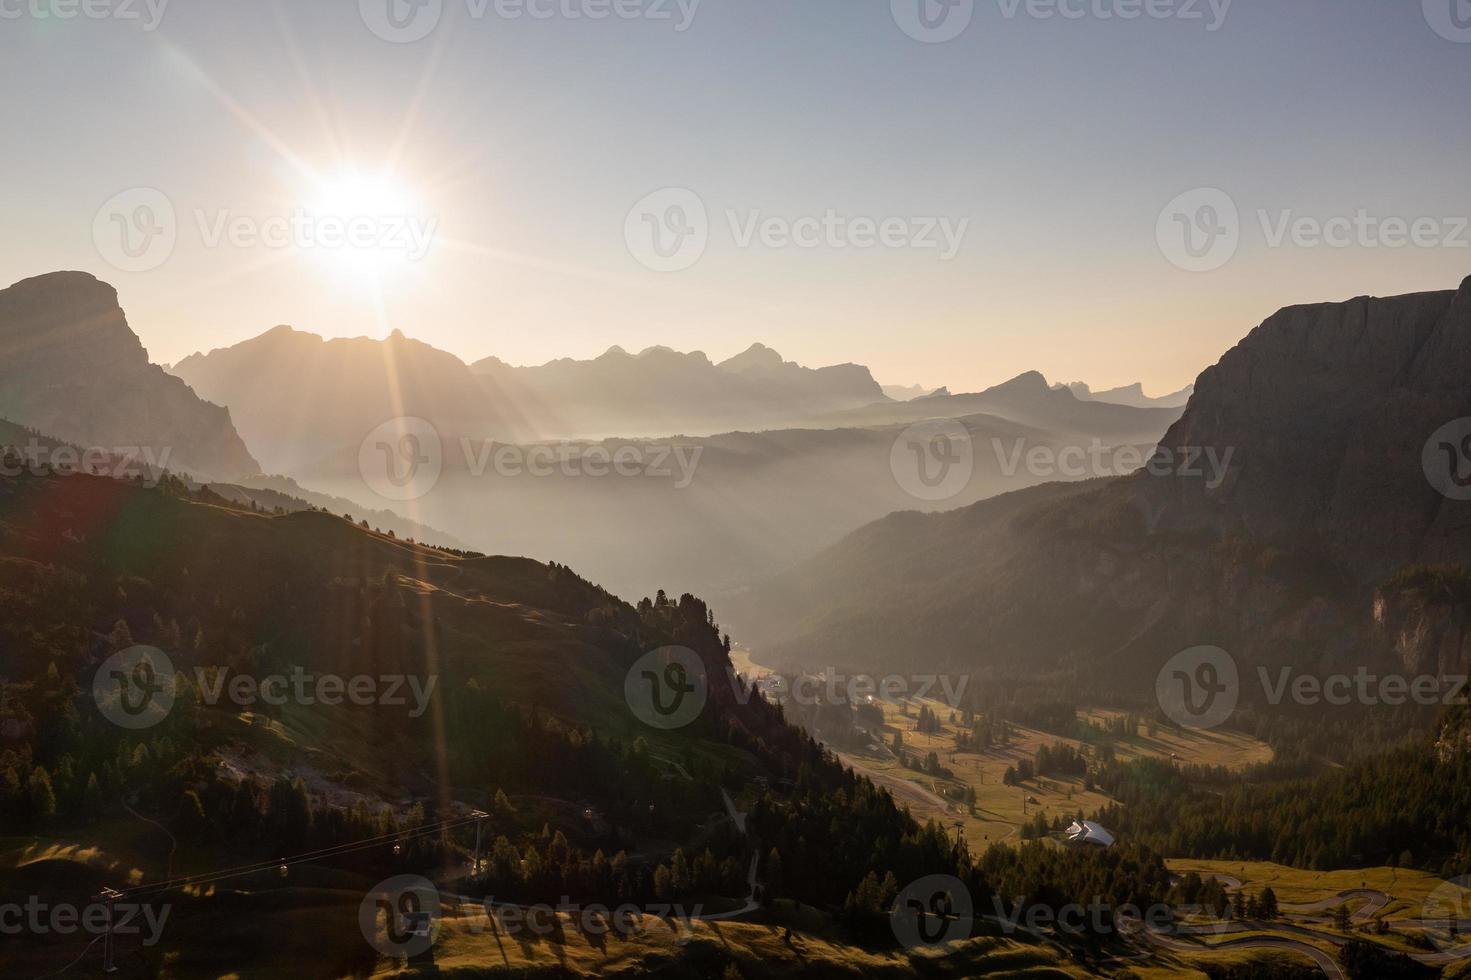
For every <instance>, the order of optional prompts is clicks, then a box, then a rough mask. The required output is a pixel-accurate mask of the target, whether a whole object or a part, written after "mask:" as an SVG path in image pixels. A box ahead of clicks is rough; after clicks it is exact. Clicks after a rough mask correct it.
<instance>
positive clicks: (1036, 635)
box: [734, 280, 1471, 694]
mask: <svg viewBox="0 0 1471 980" xmlns="http://www.w3.org/2000/svg"><path fill="white" fill-rule="evenodd" d="M1468 372H1471V280H1468V281H1467V282H1466V283H1465V284H1463V285H1462V286H1461V288H1460V290H1459V291H1445V292H1435V293H1425V294H1417V295H1410V296H1401V297H1394V298H1390V299H1370V298H1359V299H1354V300H1350V301H1348V302H1344V303H1330V304H1320V305H1314V306H1301V307H1292V308H1289V309H1286V310H1283V311H1281V312H1280V313H1278V314H1276V315H1275V316H1273V317H1271V318H1270V319H1268V320H1267V321H1266V322H1265V323H1263V324H1262V325H1261V326H1260V327H1258V328H1257V329H1256V330H1254V331H1253V332H1252V333H1251V334H1250V335H1249V336H1248V337H1247V338H1246V339H1244V340H1243V341H1242V342H1241V343H1240V344H1239V345H1238V346H1237V347H1236V348H1234V349H1233V350H1231V351H1230V352H1228V353H1227V354H1226V355H1225V356H1223V357H1222V358H1221V360H1220V362H1219V363H1218V364H1217V365H1215V366H1213V367H1211V368H1209V369H1208V370H1206V371H1205V372H1204V373H1203V374H1202V375H1201V377H1200V379H1199V381H1198V383H1197V386H1196V393H1195V395H1194V397H1193V398H1192V399H1191V402H1190V405H1189V407H1188V408H1187V409H1186V411H1185V413H1184V415H1183V417H1182V418H1181V419H1180V420H1179V421H1178V422H1177V423H1176V424H1175V425H1174V426H1173V427H1172V428H1171V429H1170V431H1169V433H1168V434H1167V435H1166V436H1165V438H1164V439H1163V440H1162V441H1161V447H1162V448H1163V449H1165V450H1171V449H1174V450H1178V449H1179V448H1180V447H1196V448H1198V449H1200V450H1209V451H1211V452H1214V453H1215V454H1216V457H1217V459H1224V458H1225V457H1226V454H1227V453H1228V452H1229V453H1231V454H1232V455H1231V457H1230V463H1229V465H1228V466H1227V467H1226V469H1225V473H1224V478H1223V479H1222V480H1220V481H1219V485H1217V486H1214V487H1212V486H1211V483H1212V482H1214V481H1210V480H1208V479H1206V478H1205V477H1204V476H1203V475H1196V474H1194V473H1191V472H1186V469H1188V467H1182V466H1180V465H1175V466H1174V467H1173V468H1169V467H1165V466H1164V465H1163V463H1164V461H1165V457H1163V456H1161V457H1159V462H1160V465H1159V467H1158V472H1151V471H1148V470H1146V471H1141V472H1139V473H1137V474H1135V475H1133V476H1130V477H1126V478H1123V479H1117V480H1102V481H1093V482H1090V483H1084V484H1076V485H1071V486H1062V485H1054V486H1045V487H1039V488H1034V489H1031V490H1024V491H1020V492H1018V493H1015V494H1011V495H1008V496H1005V497H1001V498H998V499H996V500H991V501H985V502H982V503H979V504H976V505H974V506H972V507H969V508H965V509H962V510H959V511H953V512H949V513H944V514H935V515H920V514H895V515H892V516H890V517H887V518H885V519H884V520H882V521H879V522H877V523H875V524H872V525H869V526H868V527H865V528H863V529H861V530H859V531H858V532H856V533H854V534H853V535H851V536H849V537H848V538H847V539H845V540H844V541H843V542H842V543H841V544H839V545H838V546H837V547H835V548H833V549H831V550H830V551H828V552H827V553H825V554H823V555H820V556H818V557H817V558H815V559H813V560H812V561H810V562H807V563H805V564H804V565H802V566H800V567H799V568H797V569H794V570H793V571H792V572H790V573H789V574H787V575H785V576H781V577H779V578H778V579H776V580H774V581H773V582H772V583H770V584H769V585H767V586H766V587H764V588H762V589H761V590H759V591H758V593H757V595H756V596H755V597H754V599H753V601H752V603H751V604H750V605H749V606H747V607H746V608H745V609H742V610H740V611H739V613H738V615H737V616H735V617H734V618H735V625H737V626H738V627H741V628H742V630H743V632H742V634H741V636H742V638H743V639H746V638H747V637H752V638H753V639H754V640H755V641H756V642H760V643H762V644H765V645H767V646H768V647H769V648H770V649H772V650H773V651H779V652H781V653H782V654H783V655H785V656H786V657H788V658H790V659H794V660H800V661H806V662H828V659H827V658H839V657H841V658H846V659H844V660H837V661H835V662H857V663H880V664H888V665H893V664H896V663H923V664H924V665H926V666H927V667H929V668H932V669H933V668H935V667H937V666H941V665H944V664H950V665H964V666H972V667H973V666H975V665H977V664H984V663H1012V664H1018V663H1027V664H1031V665H1034V667H1035V666H1039V665H1043V664H1049V663H1059V662H1071V663H1074V664H1079V665H1092V666H1091V667H1087V668H1086V669H1088V671H1089V676H1090V677H1093V678H1095V680H1094V683H1096V684H1098V685H1108V686H1118V687H1128V688H1129V689H1130V690H1131V692H1132V693H1134V694H1138V693H1139V685H1140V684H1144V683H1146V682H1148V683H1152V678H1153V675H1154V672H1155V671H1157V670H1158V668H1159V666H1160V664H1162V663H1163V661H1164V660H1166V659H1167V658H1168V657H1169V656H1171V655H1172V654H1174V653H1175V652H1178V651H1179V650H1182V649H1185V648H1188V647H1191V646H1195V645H1200V644H1214V645H1219V646H1223V647H1226V648H1228V649H1229V650H1230V651H1231V652H1232V653H1233V654H1235V655H1236V656H1237V657H1238V659H1240V660H1243V661H1245V662H1246V663H1248V664H1250V663H1260V664H1280V663H1294V664H1297V665H1298V666H1300V667H1303V668H1304V669H1307V668H1310V667H1332V666H1334V665H1339V666H1342V665H1345V664H1353V663H1367V664H1370V665H1375V664H1377V665H1380V666H1384V665H1398V666H1400V667H1402V668H1406V669H1415V670H1419V669H1427V670H1437V669H1457V668H1459V669H1464V667H1465V664H1466V659H1467V656H1468V653H1471V644H1468V643H1467V639H1466V636H1465V634H1464V631H1463V630H1461V629H1460V628H1459V626H1458V625H1457V622H1458V621H1457V619H1456V617H1455V616H1454V615H1453V614H1452V613H1450V612H1448V611H1447V610H1448V608H1449V607H1448V606H1447V605H1446V600H1444V599H1442V598H1438V597H1437V596H1438V593H1437V591H1436V590H1435V589H1429V590H1427V589H1426V588H1424V587H1422V586H1420V585H1417V584H1416V583H1417V582H1420V581H1421V580H1422V579H1423V578H1424V576H1423V575H1420V576H1417V575H1415V574H1410V575H1408V577H1406V576H1405V575H1401V574H1399V573H1401V572H1402V570H1404V569H1406V568H1414V567H1415V566H1418V565H1421V564H1423V563H1453V564H1467V563H1471V503H1468V502H1466V501H1464V500H1453V499H1449V498H1448V497H1446V496H1443V495H1441V494H1440V493H1438V492H1437V491H1436V490H1435V489H1434V488H1433V487H1432V486H1431V485H1430V483H1429V482H1428V481H1427V479H1426V474H1425V471H1424V469H1423V467H1422V460H1421V457H1422V450H1423V449H1424V447H1425V446H1426V441H1427V439H1429V438H1430V437H1431V435H1432V433H1435V432H1436V431H1437V429H1439V428H1440V427H1441V426H1443V425H1445V424H1446V423H1448V422H1451V421H1452V420H1455V419H1457V418H1460V417H1463V416H1466V415H1468V414H1471V390H1468V389H1467V388H1466V386H1465V384H1464V378H1465V377H1466V375H1467V373H1468ZM1437 458H1438V457H1437ZM1183 459H1184V457H1182V456H1180V454H1179V453H1178V452H1177V453H1176V455H1175V460H1176V463H1177V464H1178V463H1180V462H1181V461H1182V460H1183ZM1201 469H1202V470H1206V467H1201ZM1100 664H1106V665H1107V667H1106V668H1105V669H1098V665H1100Z"/></svg>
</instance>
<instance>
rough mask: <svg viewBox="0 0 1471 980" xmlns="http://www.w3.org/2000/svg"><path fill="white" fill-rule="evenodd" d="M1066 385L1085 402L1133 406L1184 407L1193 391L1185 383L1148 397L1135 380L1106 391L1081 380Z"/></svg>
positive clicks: (1192, 388)
mask: <svg viewBox="0 0 1471 980" xmlns="http://www.w3.org/2000/svg"><path fill="white" fill-rule="evenodd" d="M1054 387H1062V386H1060V385H1058V386H1054ZM1066 387H1067V389H1068V390H1069V391H1071V392H1072V393H1073V394H1074V395H1077V396H1078V397H1079V398H1081V399H1082V400H1083V401H1085V402H1088V401H1092V402H1108V403H1109V404H1110V405H1132V406H1134V407H1135V408H1184V407H1185V403H1186V402H1188V401H1190V396H1191V395H1192V394H1194V393H1195V386H1194V385H1186V386H1185V387H1184V388H1181V389H1180V390H1179V391H1176V392H1172V393H1171V394H1168V395H1161V396H1160V397H1158V398H1150V397H1149V396H1148V395H1146V394H1145V393H1144V385H1142V384H1139V383H1137V382H1136V383H1134V384H1131V385H1126V386H1124V387H1122V388H1110V389H1108V390H1107V391H1093V390H1092V389H1091V388H1089V387H1088V385H1086V384H1085V383H1083V382H1082V381H1074V382H1073V383H1072V384H1070V385H1067V386H1066Z"/></svg>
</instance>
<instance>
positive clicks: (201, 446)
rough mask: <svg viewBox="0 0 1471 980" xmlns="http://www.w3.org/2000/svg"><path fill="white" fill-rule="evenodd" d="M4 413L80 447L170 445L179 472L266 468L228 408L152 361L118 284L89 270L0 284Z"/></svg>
mask: <svg viewBox="0 0 1471 980" xmlns="http://www.w3.org/2000/svg"><path fill="white" fill-rule="evenodd" d="M0 416H3V417H5V418H9V419H11V420H12V421H14V422H17V423H20V424H23V425H27V426H30V427H32V428H35V429H38V430H41V431H44V432H46V433H48V434H50V435H52V436H55V437H56V438H58V439H63V440H66V441H67V442H71V443H76V444H79V445H83V446H89V447H90V446H97V447H102V448H107V449H121V448H124V447H129V446H148V447H152V448H153V449H155V450H156V451H158V452H159V453H162V451H163V450H168V453H169V465H170V468H172V469H174V470H176V471H187V472H190V473H194V474H197V475H200V476H205V477H216V478H226V479H233V478H237V477H242V476H250V475H253V474H255V473H258V472H259V471H260V464H259V463H257V462H256V460H255V459H254V458H253V457H252V456H251V454H250V451H249V450H248V449H246V445H245V443H244V441H242V439H241V438H240V435H239V433H238V432H236V430H235V427H234V425H233V424H232V423H231V419H230V412H229V411H228V410H227V409H225V408H221V407H220V406H219V405H217V404H211V403H210V402H207V401H205V400H203V399H202V398H200V397H199V396H197V395H196V394H195V393H194V392H193V391H192V390H190V388H189V387H188V385H186V384H185V383H184V382H183V381H181V380H179V379H178V378H176V377H174V376H172V375H170V374H168V373H167V372H165V371H164V370H163V368H161V367H159V366H158V365H156V364H152V363H150V362H149V360H148V352H147V351H146V350H144V349H143V345H142V344H141V343H140V342H139V340H138V337H137V335H136V334H134V333H133V331H132V329H131V328H130V327H129V326H128V321H127V317H126V316H125V315H124V313H123V310H122V307H121V306H119V305H118V295H117V291H116V290H115V289H113V288H112V287H111V286H109V285H107V284H106V283H103V282H100V281H98V280H97V279H96V278H94V277H92V276H90V275H87V274H86V273H82V272H57V273H52V274H50V275H45V276H38V277H36V278H33V279H26V280H23V281H21V282H18V283H16V284H14V285H13V286H11V287H9V288H8V289H4V290H0Z"/></svg>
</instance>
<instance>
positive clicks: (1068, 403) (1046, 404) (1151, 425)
mask: <svg viewBox="0 0 1471 980" xmlns="http://www.w3.org/2000/svg"><path fill="white" fill-rule="evenodd" d="M1180 411H1181V410H1180V409H1177V408H1138V407H1134V406H1130V405H1110V404H1106V403H1104V402H1097V401H1083V400H1080V399H1079V398H1078V397H1077V396H1076V395H1074V394H1073V393H1072V392H1071V391H1069V390H1067V389H1057V388H1052V387H1050V386H1049V385H1048V384H1047V379H1046V378H1044V377H1043V376H1042V375H1041V374H1039V373H1038V372H1036V371H1028V372H1027V373H1025V374H1022V375H1019V376H1017V377H1015V378H1012V379H1011V380H1010V381H1007V382H1005V383H1003V384H999V385H996V386H995V387H994V388H987V389H986V390H985V391H982V392H977V393H972V394H962V395H952V394H951V393H950V392H949V390H948V389H946V388H941V389H940V390H939V391H936V392H934V393H932V394H929V395H925V396H923V397H921V398H914V399H911V400H910V401H907V402H889V403H885V404H879V405H869V406H866V407H864V408H859V409H853V410H850V411H846V412H834V413H832V414H829V415H825V416H821V417H820V418H818V419H817V420H815V423H814V424H819V425H824V426H839V425H892V424H894V423H898V422H917V421H920V420H922V419H932V418H964V417H966V416H970V415H978V414H986V415H994V416H999V417H1000V418H1004V419H1010V420H1011V421H1013V422H1017V423H1020V424H1022V425H1026V426H1031V427H1032V428H1034V429H1040V430H1043V431H1045V432H1050V433H1052V434H1053V435H1054V436H1057V437H1059V438H1063V439H1068V440H1073V441H1077V442H1080V443H1081V444H1084V445H1086V444H1087V442H1088V441H1089V440H1091V439H1101V440H1102V441H1103V442H1105V443H1107V444H1110V445H1126V444H1134V443H1144V442H1148V443H1153V442H1154V440H1156V439H1158V438H1159V435H1160V433H1162V432H1164V431H1165V429H1167V428H1169V426H1170V423H1172V422H1174V421H1175V420H1176V419H1177V418H1179V417H1180Z"/></svg>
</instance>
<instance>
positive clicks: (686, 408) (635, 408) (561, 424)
mask: <svg viewBox="0 0 1471 980" xmlns="http://www.w3.org/2000/svg"><path fill="white" fill-rule="evenodd" d="M472 369H473V370H474V371H475V373H476V374H478V375H480V376H481V377H483V378H486V379H487V380H488V381H490V382H491V383H493V384H494V385H495V386H496V387H497V390H498V391H499V392H501V393H503V394H504V395H505V397H506V398H507V399H508V400H509V401H510V402H511V403H512V404H516V405H518V406H524V408H525V412H526V415H527V417H528V419H531V420H534V421H535V423H536V428H537V429H538V431H539V432H540V434H541V435H542V436H544V437H550V438H589V437H591V438H602V437H605V436H610V435H624V436H648V435H668V434H673V433H684V434H689V435H704V434H708V433H712V432H720V431H727V430H730V429H735V428H741V429H755V428H777V427H782V426H792V425H799V424H805V422H806V421H807V420H808V419H810V418H812V417H813V416H816V415H821V414H824V413H829V412H833V411H837V410H841V409H847V408H854V407H857V406H861V405H868V404H870V403H873V402H882V401H885V400H886V399H885V396H884V393H883V389H881V388H880V387H879V385H878V383H877V382H875V381H874V380H873V376H872V375H870V374H869V372H868V369H867V368H864V367H860V366H858V365H855V364H842V365H837V366H834V367H825V368H816V369H814V368H806V367H802V366H801V365H799V364H796V363H793V362H791V361H784V360H782V357H781V355H780V354H778V353H777V352H776V351H774V350H772V349H770V348H769V347H765V346H763V345H761V344H755V345H752V346H751V347H750V348H749V349H748V350H746V351H745V352H744V353H741V354H738V355H736V356H735V357H732V358H730V359H729V360H726V361H722V362H720V363H719V364H713V363H711V361H710V359H709V358H708V357H706V356H705V354H703V353H701V352H700V351H693V352H691V353H688V354H682V353H680V352H678V351H673V350H670V349H669V348H667V347H651V348H649V349H647V350H645V351H643V352H642V353H639V354H637V355H633V354H629V353H627V352H626V351H624V350H623V349H622V348H620V347H614V348H612V349H610V350H609V351H608V352H607V353H605V354H603V355H602V356H601V357H598V358H595V359H593V360H590V361H576V360H570V359H562V360H557V361H552V362H550V363H548V364H543V365H541V366H540V367H511V366H510V365H507V364H505V363H504V362H503V361H501V360H499V359H497V358H493V357H491V358H486V359H485V360H483V361H478V362H476V363H475V364H474V365H473V368H472Z"/></svg>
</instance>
